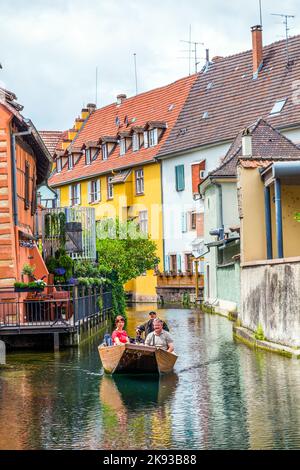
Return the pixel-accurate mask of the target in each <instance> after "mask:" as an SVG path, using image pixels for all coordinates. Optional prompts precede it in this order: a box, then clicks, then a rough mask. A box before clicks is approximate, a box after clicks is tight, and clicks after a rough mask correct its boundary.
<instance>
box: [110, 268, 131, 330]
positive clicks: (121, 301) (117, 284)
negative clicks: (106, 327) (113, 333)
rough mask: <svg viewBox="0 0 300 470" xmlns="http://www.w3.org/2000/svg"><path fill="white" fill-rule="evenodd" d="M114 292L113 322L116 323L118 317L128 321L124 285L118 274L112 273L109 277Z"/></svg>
mask: <svg viewBox="0 0 300 470" xmlns="http://www.w3.org/2000/svg"><path fill="white" fill-rule="evenodd" d="M109 281H110V286H111V289H109V290H111V292H112V313H113V314H112V322H113V324H114V323H115V318H116V316H117V315H122V316H123V317H124V318H125V319H126V320H127V316H126V302H125V292H124V287H123V283H122V282H121V281H120V279H119V277H118V273H117V272H115V271H114V272H112V273H111V274H110V276H109Z"/></svg>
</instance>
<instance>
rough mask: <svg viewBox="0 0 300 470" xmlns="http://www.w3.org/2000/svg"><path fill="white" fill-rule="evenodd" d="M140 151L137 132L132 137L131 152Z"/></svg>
mask: <svg viewBox="0 0 300 470" xmlns="http://www.w3.org/2000/svg"><path fill="white" fill-rule="evenodd" d="M139 149H140V136H139V134H138V133H137V132H134V134H133V135H132V150H133V152H137V151H138V150H139Z"/></svg>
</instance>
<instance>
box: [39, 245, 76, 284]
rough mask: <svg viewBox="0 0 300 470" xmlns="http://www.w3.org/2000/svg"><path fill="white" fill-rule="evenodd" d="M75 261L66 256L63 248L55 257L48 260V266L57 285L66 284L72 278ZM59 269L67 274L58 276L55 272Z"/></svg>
mask: <svg viewBox="0 0 300 470" xmlns="http://www.w3.org/2000/svg"><path fill="white" fill-rule="evenodd" d="M73 265H74V261H73V260H72V258H71V257H70V256H69V255H67V254H66V251H65V250H64V249H63V248H60V249H59V250H57V251H56V253H55V257H53V256H50V257H49V258H47V260H46V266H47V269H48V271H49V273H52V274H54V275H55V276H54V280H55V282H56V283H61V284H66V283H67V282H68V280H69V279H70V278H71V277H72V273H73ZM58 268H64V269H65V271H66V272H65V274H63V275H62V274H56V272H55V270H56V269H58Z"/></svg>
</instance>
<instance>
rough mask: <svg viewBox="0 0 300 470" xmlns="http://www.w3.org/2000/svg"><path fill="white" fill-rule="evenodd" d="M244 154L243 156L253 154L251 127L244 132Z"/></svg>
mask: <svg viewBox="0 0 300 470" xmlns="http://www.w3.org/2000/svg"><path fill="white" fill-rule="evenodd" d="M242 154H243V157H250V156H252V135H251V134H250V131H249V129H245V130H244V131H243V134H242Z"/></svg>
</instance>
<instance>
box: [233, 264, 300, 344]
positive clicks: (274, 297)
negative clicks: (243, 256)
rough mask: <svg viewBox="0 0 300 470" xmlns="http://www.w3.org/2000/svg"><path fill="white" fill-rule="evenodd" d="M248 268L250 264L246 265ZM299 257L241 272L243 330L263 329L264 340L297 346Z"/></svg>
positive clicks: (299, 340)
mask: <svg viewBox="0 0 300 470" xmlns="http://www.w3.org/2000/svg"><path fill="white" fill-rule="evenodd" d="M249 264H250V263H249ZM299 286H300V257H298V258H295V259H294V262H292V260H282V261H277V262H276V261H268V262H267V261H265V262H264V264H263V263H257V264H252V265H250V266H248V265H247V266H243V267H242V269H241V311H240V319H241V323H242V326H245V327H246V328H249V329H250V330H253V331H255V330H256V329H257V327H258V325H259V324H261V325H262V328H263V331H264V335H265V337H266V339H268V340H270V341H274V342H277V343H282V344H285V345H287V346H292V347H296V346H297V347H299V346H300V311H299V309H300V289H299Z"/></svg>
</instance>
